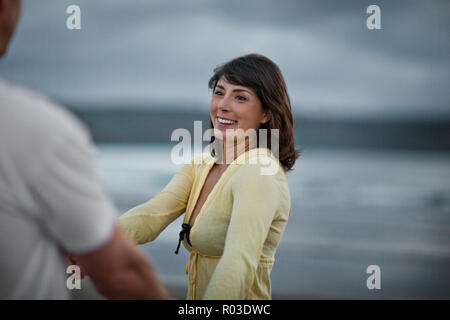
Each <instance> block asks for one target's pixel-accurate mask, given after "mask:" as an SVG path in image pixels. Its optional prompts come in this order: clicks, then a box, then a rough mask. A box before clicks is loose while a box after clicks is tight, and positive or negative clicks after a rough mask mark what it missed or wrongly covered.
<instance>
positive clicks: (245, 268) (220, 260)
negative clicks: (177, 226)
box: [119, 148, 291, 300]
mask: <svg viewBox="0 0 450 320" xmlns="http://www.w3.org/2000/svg"><path fill="white" fill-rule="evenodd" d="M215 162H216V159H215V158H214V157H212V156H211V155H208V154H203V155H200V156H198V157H195V158H194V159H193V160H192V161H191V163H189V164H185V165H184V166H183V167H182V168H181V170H180V171H178V172H177V173H176V174H175V176H174V177H173V178H172V180H171V181H170V182H169V184H168V185H167V186H166V187H165V188H164V189H163V190H162V191H161V192H159V193H158V194H157V195H156V196H155V197H154V198H153V199H151V200H150V201H148V202H146V203H144V204H141V205H139V206H136V207H134V208H132V209H131V210H129V211H128V212H126V213H125V214H124V215H122V216H121V217H120V218H119V225H120V226H121V227H122V228H123V229H124V230H125V231H126V233H127V234H128V235H129V236H130V237H131V239H133V240H134V241H135V242H136V243H137V244H143V243H146V242H149V241H152V240H154V239H155V238H156V237H157V236H158V235H159V233H160V232H161V231H162V230H164V229H165V228H166V227H167V225H168V224H170V223H171V222H172V221H174V220H175V219H176V218H178V217H179V216H180V215H181V214H182V213H183V212H186V215H185V217H184V223H189V219H190V216H191V214H192V211H193V210H194V206H195V204H196V202H197V199H198V197H199V194H200V191H201V189H202V187H203V185H204V183H205V180H206V177H207V176H208V173H209V171H210V169H211V168H212V166H213V165H214V163H215ZM255 162H256V163H255ZM270 166H272V168H276V170H275V171H272V172H269V173H272V174H267V173H268V171H265V173H264V174H262V173H263V170H264V168H265V169H267V168H269V167H270ZM290 213H291V200H290V193H289V186H288V182H287V178H286V174H285V172H284V170H283V168H282V166H281V164H280V163H279V161H278V160H277V159H276V158H275V157H274V156H273V154H272V153H271V151H270V150H269V149H266V148H256V149H252V150H250V151H247V152H245V153H243V154H241V155H240V156H239V157H237V158H236V159H235V160H234V161H233V162H232V163H231V164H230V165H229V166H228V168H227V169H226V170H225V172H224V173H223V174H222V176H221V177H220V178H219V180H218V181H217V183H216V185H215V186H214V188H213V189H212V191H211V193H210V194H209V195H208V197H207V199H206V201H205V203H204V204H203V207H202V208H201V211H200V212H199V214H198V216H197V217H196V219H195V222H194V225H193V226H192V229H191V230H190V235H189V239H190V242H191V244H192V246H190V245H189V244H188V242H187V241H186V240H187V239H186V237H185V238H184V240H183V244H184V246H185V247H186V249H187V250H188V251H190V256H189V261H188V263H187V266H186V273H187V274H188V281H189V286H188V296H187V298H188V299H208V300H210V299H271V286H270V271H271V270H272V266H273V263H274V255H275V251H276V248H277V247H278V244H279V242H280V239H281V236H282V234H283V231H284V228H285V226H286V222H287V220H288V217H289V216H290Z"/></svg>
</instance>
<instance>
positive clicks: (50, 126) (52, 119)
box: [0, 80, 89, 140]
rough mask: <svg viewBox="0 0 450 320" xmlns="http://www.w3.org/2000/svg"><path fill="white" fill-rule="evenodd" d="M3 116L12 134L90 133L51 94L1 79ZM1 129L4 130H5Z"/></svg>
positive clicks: (0, 102)
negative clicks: (48, 95) (47, 94)
mask: <svg viewBox="0 0 450 320" xmlns="http://www.w3.org/2000/svg"><path fill="white" fill-rule="evenodd" d="M0 107H1V110H2V115H3V117H2V119H3V120H0V122H1V124H2V126H1V127H2V128H3V130H6V131H7V132H5V134H8V136H9V137H11V136H13V137H17V138H20V137H22V138H23V137H25V138H31V140H33V139H36V138H38V137H36V135H37V136H41V137H42V138H43V139H50V138H51V137H54V136H57V135H59V136H64V135H76V136H83V138H85V136H87V135H89V133H88V130H87V129H86V127H85V126H84V125H83V124H82V123H81V122H80V121H79V120H78V119H77V118H76V117H75V116H74V115H73V114H72V113H71V112H69V111H68V110H67V109H65V108H64V107H63V106H61V105H59V104H58V103H56V102H54V101H52V100H51V99H50V98H49V97H47V96H45V95H43V94H41V93H38V92H36V91H32V90H29V89H26V88H24V87H21V86H16V85H12V84H9V83H7V82H5V81H2V80H0ZM3 130H2V129H0V131H3Z"/></svg>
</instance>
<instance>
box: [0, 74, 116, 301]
mask: <svg viewBox="0 0 450 320" xmlns="http://www.w3.org/2000/svg"><path fill="white" fill-rule="evenodd" d="M0 114H1V117H0V256H1V257H2V259H1V261H0V299H5V298H6V299H15V298H25V299H27V298H31V299H33V298H39V299H48V298H50V299H51V298H56V299H64V298H68V297H69V291H68V290H67V288H66V287H65V279H66V278H67V275H66V274H65V272H64V271H65V264H64V259H63V256H62V254H61V252H60V249H64V250H67V251H70V252H88V251H91V250H94V249H96V248H98V247H99V246H101V245H103V244H104V243H106V242H107V241H108V240H109V238H110V236H111V235H112V232H113V228H114V223H115V217H116V215H115V210H114V208H113V206H112V204H111V202H110V200H109V199H108V197H107V196H106V195H105V193H104V191H103V190H102V187H101V186H102V184H101V182H100V178H99V177H98V174H97V172H96V170H95V168H96V167H95V163H93V161H94V159H95V156H94V154H93V150H92V148H91V147H90V137H89V134H88V132H87V130H86V129H85V128H84V127H83V126H82V125H81V124H80V123H79V122H78V121H77V120H75V119H74V118H73V117H72V116H71V115H70V114H69V113H68V112H67V111H65V110H63V109H62V108H59V107H58V106H56V105H54V104H52V103H51V102H50V101H48V100H47V99H45V98H44V97H41V96H39V95H37V94H35V93H32V92H30V91H27V90H24V89H21V88H17V87H14V86H11V85H9V84H7V83H5V82H3V81H0ZM60 247H63V248H60ZM11 288H14V289H13V290H11Z"/></svg>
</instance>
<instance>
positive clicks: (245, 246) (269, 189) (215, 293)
mask: <svg viewBox="0 0 450 320" xmlns="http://www.w3.org/2000/svg"><path fill="white" fill-rule="evenodd" d="M239 171H241V172H236V173H237V174H239V176H238V178H237V179H236V181H235V183H234V184H233V209H232V213H231V219H230V224H229V226H228V230H227V236H226V239H225V247H224V251H223V254H222V257H221V258H220V261H219V263H218V264H217V266H216V269H215V270H214V273H213V275H212V277H211V280H210V282H209V284H208V288H207V289H206V292H205V295H204V297H203V299H208V300H213V299H214V300H215V299H246V298H247V294H248V291H249V290H250V288H251V286H252V284H253V280H254V277H255V273H256V269H257V267H258V264H259V260H260V257H261V253H262V248H263V245H264V242H265V240H266V238H267V234H268V232H269V229H270V226H271V224H272V221H273V219H274V218H275V214H276V212H277V208H278V206H279V203H280V199H281V196H280V193H281V191H280V187H279V182H278V180H277V179H278V178H277V176H270V175H261V173H260V166H258V165H252V164H245V165H243V166H241V168H239Z"/></svg>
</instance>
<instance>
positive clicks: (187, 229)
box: [175, 223, 192, 254]
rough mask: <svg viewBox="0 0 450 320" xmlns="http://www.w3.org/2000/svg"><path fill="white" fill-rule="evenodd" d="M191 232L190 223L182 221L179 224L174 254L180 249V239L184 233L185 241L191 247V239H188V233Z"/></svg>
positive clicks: (181, 239)
mask: <svg viewBox="0 0 450 320" xmlns="http://www.w3.org/2000/svg"><path fill="white" fill-rule="evenodd" d="M190 232H191V225H190V224H188V223H183V224H182V225H181V231H180V236H179V239H178V246H177V250H175V254H178V251H179V250H180V245H181V241H183V240H184V236H185V235H186V240H187V243H188V244H189V245H190V246H191V247H192V244H191V241H190V240H189V233H190Z"/></svg>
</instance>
